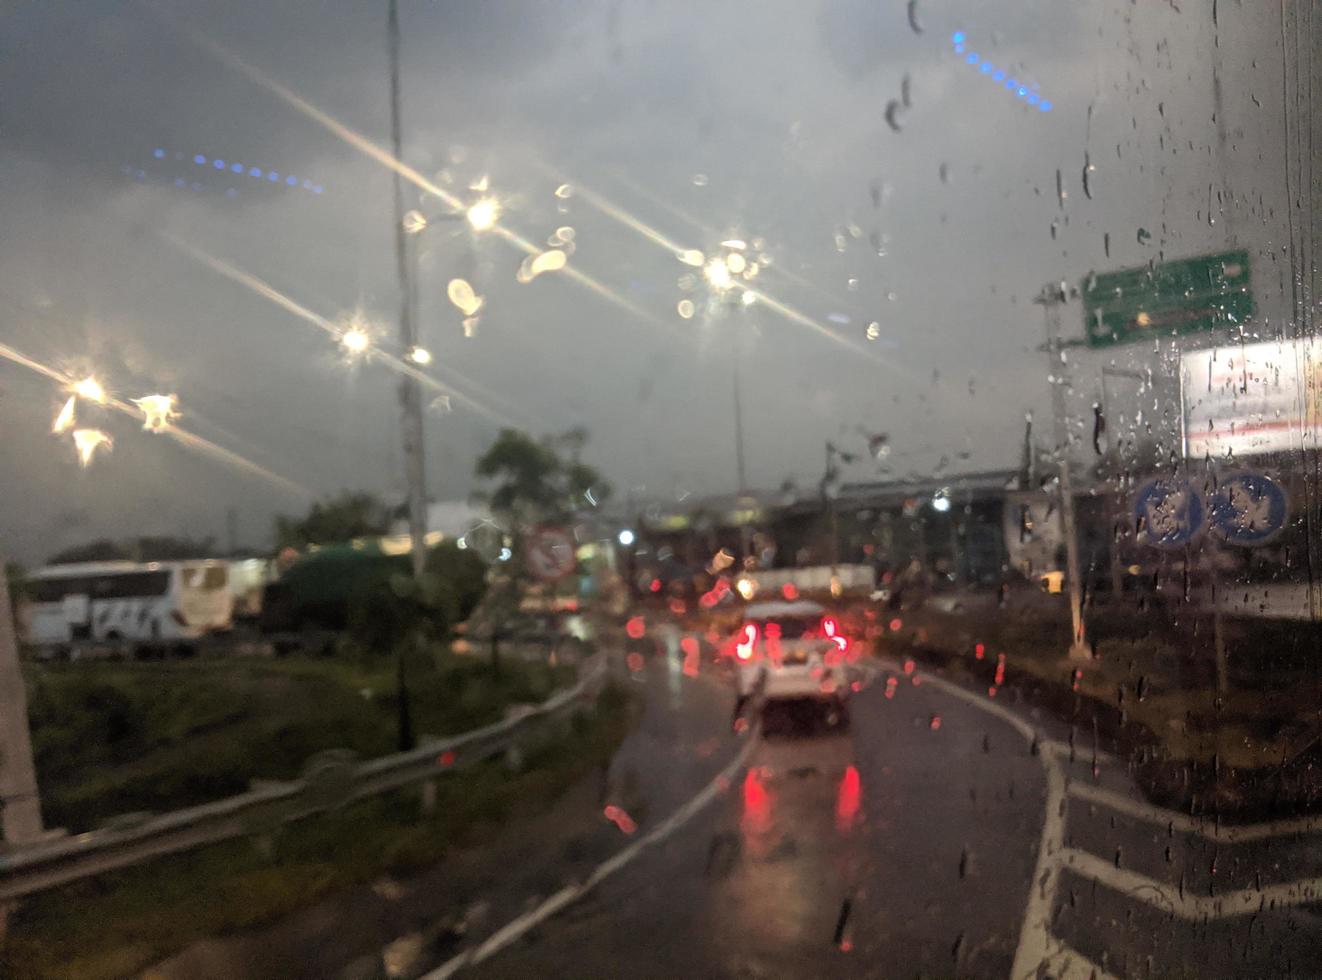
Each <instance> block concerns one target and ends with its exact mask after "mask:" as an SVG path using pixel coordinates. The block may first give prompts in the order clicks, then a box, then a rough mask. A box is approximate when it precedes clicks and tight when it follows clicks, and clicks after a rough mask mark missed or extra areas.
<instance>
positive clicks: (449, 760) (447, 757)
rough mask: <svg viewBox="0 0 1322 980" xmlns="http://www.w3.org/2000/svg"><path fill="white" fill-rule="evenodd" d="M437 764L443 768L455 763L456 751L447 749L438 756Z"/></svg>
mask: <svg viewBox="0 0 1322 980" xmlns="http://www.w3.org/2000/svg"><path fill="white" fill-rule="evenodd" d="M436 764H437V765H438V766H441V767H442V768H444V767H445V766H452V765H454V753H453V752H452V751H450V750H449V749H446V750H445V751H444V752H442V753H441V754H440V755H438V756H437V757H436Z"/></svg>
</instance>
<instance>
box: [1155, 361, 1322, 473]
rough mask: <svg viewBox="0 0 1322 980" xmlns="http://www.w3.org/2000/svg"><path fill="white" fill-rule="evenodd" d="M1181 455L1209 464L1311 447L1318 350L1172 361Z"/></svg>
mask: <svg viewBox="0 0 1322 980" xmlns="http://www.w3.org/2000/svg"><path fill="white" fill-rule="evenodd" d="M1180 370H1181V382H1182V384H1181V388H1182V391H1183V402H1184V454H1185V455H1186V456H1189V457H1195V458H1200V459H1201V458H1203V457H1207V456H1210V457H1212V458H1214V459H1228V458H1240V457H1244V456H1256V455H1261V454H1264V453H1279V452H1289V451H1291V450H1301V449H1316V448H1318V445H1319V443H1318V438H1319V419H1320V418H1322V413H1320V412H1319V392H1320V391H1322V387H1320V386H1322V349H1319V348H1317V346H1316V345H1315V344H1314V343H1313V342H1311V341H1307V340H1283V341H1267V342H1265V343H1257V344H1242V345H1236V346H1231V347H1212V348H1207V349H1205V350H1195V351H1188V352H1186V353H1185V354H1183V355H1181V357H1180Z"/></svg>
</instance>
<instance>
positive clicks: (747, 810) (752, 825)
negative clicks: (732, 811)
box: [739, 766, 771, 853]
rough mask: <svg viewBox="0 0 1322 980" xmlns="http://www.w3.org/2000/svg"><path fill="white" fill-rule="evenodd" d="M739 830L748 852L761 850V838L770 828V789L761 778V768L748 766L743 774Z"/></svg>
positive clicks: (762, 843)
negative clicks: (742, 806) (742, 799)
mask: <svg viewBox="0 0 1322 980" xmlns="http://www.w3.org/2000/svg"><path fill="white" fill-rule="evenodd" d="M739 830H740V831H741V832H742V833H743V835H744V843H745V845H746V846H748V847H749V851H750V853H756V852H760V851H761V850H763V847H764V842H763V841H762V838H763V837H765V836H766V834H767V833H768V832H769V831H770V830H771V790H769V789H768V788H767V785H766V783H765V782H764V781H763V779H762V772H761V770H759V769H757V768H755V767H752V766H750V767H749V769H748V772H747V773H746V774H745V775H744V812H743V816H742V817H740V819H739Z"/></svg>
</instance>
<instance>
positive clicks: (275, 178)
mask: <svg viewBox="0 0 1322 980" xmlns="http://www.w3.org/2000/svg"><path fill="white" fill-rule="evenodd" d="M151 155H152V156H153V157H155V158H156V159H157V160H164V159H165V158H166V157H168V156H170V154H169V153H166V151H165V150H163V149H161V148H160V147H159V146H158V147H157V148H156V149H154V150H152V154H151ZM174 158H175V159H176V160H183V159H186V154H182V153H176V154H174ZM193 163H194V164H196V165H197V166H199V167H207V166H209V167H211V168H213V169H215V170H224V171H227V172H228V173H233V174H240V175H243V176H247V177H251V178H253V179H254V180H265V181H267V182H268V183H271V184H284V185H285V186H286V187H301V188H302V189H303V190H305V191H311V192H312V193H313V194H320V193H322V191H324V190H325V188H324V187H322V186H321V185H320V184H314V183H313V182H312V181H310V180H299V178H297V177H295V176H293V175H291V174H284V175H282V174H280V173H279V172H278V171H275V170H263V169H262V168H261V167H249V166H245V165H244V164H242V163H235V162H233V161H230V162H228V163H227V162H226V161H224V160H222V159H220V158H219V157H217V158H216V159H214V160H212V159H209V158H208V157H207V156H206V155H205V154H202V153H197V154H194V156H193ZM177 183H178V181H176V184H177Z"/></svg>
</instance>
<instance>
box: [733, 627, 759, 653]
mask: <svg viewBox="0 0 1322 980" xmlns="http://www.w3.org/2000/svg"><path fill="white" fill-rule="evenodd" d="M755 646H757V626H756V625H755V624H753V623H746V624H745V625H744V628H743V630H742V631H741V632H740V633H739V642H738V643H737V644H736V645H735V648H734V652H735V655H736V656H737V657H738V658H739V659H740V660H750V659H752V656H753V648H754V647H755Z"/></svg>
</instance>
